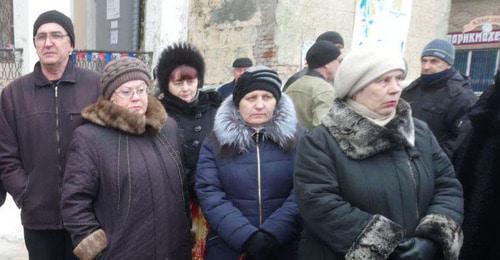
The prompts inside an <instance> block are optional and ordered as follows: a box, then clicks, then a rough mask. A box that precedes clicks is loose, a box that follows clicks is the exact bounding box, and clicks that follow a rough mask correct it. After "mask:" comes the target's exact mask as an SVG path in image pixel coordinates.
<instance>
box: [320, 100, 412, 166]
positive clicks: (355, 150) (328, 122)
mask: <svg viewBox="0 0 500 260" xmlns="http://www.w3.org/2000/svg"><path fill="white" fill-rule="evenodd" d="M321 123H322V124H323V125H324V126H325V127H326V128H327V129H328V131H329V132H330V134H331V135H332V136H333V137H334V138H335V139H336V140H337V142H338V144H339V146H340V148H341V149H342V151H344V153H345V154H346V155H347V156H348V157H350V158H352V159H365V158H368V157H370V156H373V155H375V154H377V153H379V152H382V151H385V150H388V149H390V148H393V147H397V146H414V142H415V126H414V122H413V118H412V115H411V108H410V105H409V104H408V103H407V102H406V101H404V100H403V99H400V100H399V104H398V107H397V109H396V116H395V117H394V118H393V119H392V120H391V121H390V122H389V123H388V124H387V125H386V126H385V127H383V126H379V125H376V124H374V123H373V122H371V121H370V120H368V119H366V118H365V117H363V116H361V115H359V114H357V113H356V112H354V111H353V110H352V109H350V108H349V107H348V106H347V103H346V102H345V101H343V100H341V99H336V100H335V101H334V102H333V106H332V108H331V109H330V112H328V114H327V115H326V116H325V117H324V118H323V119H322V121H321Z"/></svg>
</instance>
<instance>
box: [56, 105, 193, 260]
mask: <svg viewBox="0 0 500 260" xmlns="http://www.w3.org/2000/svg"><path fill="white" fill-rule="evenodd" d="M82 114H83V116H84V117H85V118H86V119H88V120H90V122H92V123H89V124H85V125H83V126H80V127H79V128H77V129H76V130H75V133H74V137H73V140H72V142H71V144H70V147H69V150H68V162H67V164H66V172H65V176H64V184H63V192H62V203H61V206H62V214H63V217H64V226H65V228H66V229H67V230H68V231H69V233H70V234H71V237H72V239H73V242H74V244H75V246H77V245H78V244H79V243H80V242H81V241H82V239H84V238H86V237H87V236H89V235H90V234H92V232H94V231H96V230H98V229H103V230H104V233H105V234H106V237H107V240H108V246H107V248H106V249H104V251H102V254H101V258H100V259H158V260H160V259H161V260H163V259H180V260H182V259H191V241H190V238H191V235H190V231H189V227H190V220H189V217H188V210H187V203H186V202H185V200H184V196H183V193H184V190H183V178H184V176H183V175H182V174H183V173H182V165H181V159H180V145H179V143H178V140H177V137H176V125H175V122H174V121H173V120H172V119H170V118H167V115H166V114H165V110H164V109H163V106H162V105H161V103H160V102H159V101H157V100H156V98H153V97H150V98H149V104H148V110H147V112H146V117H145V118H144V117H141V116H139V115H137V114H133V113H131V112H128V111H127V110H126V109H124V108H121V107H119V106H117V105H115V104H112V103H111V102H109V101H107V100H99V101H98V102H97V103H96V104H94V105H92V106H89V107H87V108H86V109H85V110H84V111H83V112H82Z"/></svg>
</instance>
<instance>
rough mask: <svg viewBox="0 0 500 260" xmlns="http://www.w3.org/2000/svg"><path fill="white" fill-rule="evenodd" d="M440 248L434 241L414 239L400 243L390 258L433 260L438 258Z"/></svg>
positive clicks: (395, 259)
mask: <svg viewBox="0 0 500 260" xmlns="http://www.w3.org/2000/svg"><path fill="white" fill-rule="evenodd" d="M437 253H438V246H437V245H436V243H434V242H433V241H432V240H429V239H425V238H420V237H412V238H409V239H406V240H404V241H402V242H400V243H399V245H398V247H396V249H395V250H394V252H392V254H391V255H390V256H389V259H390V260H432V259H434V258H435V257H436V256H437Z"/></svg>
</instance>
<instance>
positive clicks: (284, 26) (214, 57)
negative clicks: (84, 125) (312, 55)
mask: <svg viewBox="0 0 500 260" xmlns="http://www.w3.org/2000/svg"><path fill="white" fill-rule="evenodd" d="M450 7H451V0H437V1H436V0H413V8H412V17H411V22H410V29H409V32H408V39H407V48H406V51H405V57H406V58H407V59H408V63H409V68H410V70H409V77H408V79H414V78H416V77H417V76H418V75H419V74H420V51H421V50H422V48H423V47H424V46H425V44H426V43H427V42H429V41H430V40H432V39H434V38H445V36H446V34H447V32H448V18H449V13H450ZM354 9H355V1H343V0H282V1H278V0H197V1H190V7H189V11H188V12H189V16H188V17H189V18H188V28H189V31H188V41H190V42H192V43H193V44H195V45H196V46H197V47H198V48H199V49H200V50H201V51H202V53H203V54H204V57H205V61H206V63H207V72H206V77H205V78H206V84H207V85H212V86H217V85H220V84H222V83H224V82H228V81H230V80H231V79H232V72H231V71H232V68H231V63H232V61H233V60H234V59H235V58H237V57H245V56H246V57H249V58H251V59H252V60H254V62H255V63H258V64H265V65H268V66H270V67H272V68H273V69H275V70H277V71H278V73H279V74H280V76H281V78H282V79H283V80H286V79H287V78H288V77H289V76H290V75H292V74H293V73H294V72H296V71H297V70H299V68H300V64H301V59H302V57H301V50H302V46H303V43H304V42H307V41H314V40H315V39H316V37H317V36H318V35H319V34H321V33H323V32H325V31H329V30H333V31H337V32H339V33H340V34H341V35H342V36H343V38H344V41H345V48H344V52H347V51H348V50H349V47H350V45H351V38H352V31H353V27H354Z"/></svg>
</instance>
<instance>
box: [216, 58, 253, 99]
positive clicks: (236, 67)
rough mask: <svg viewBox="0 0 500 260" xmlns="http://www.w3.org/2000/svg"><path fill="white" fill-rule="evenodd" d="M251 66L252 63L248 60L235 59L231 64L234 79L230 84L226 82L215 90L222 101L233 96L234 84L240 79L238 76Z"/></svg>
mask: <svg viewBox="0 0 500 260" xmlns="http://www.w3.org/2000/svg"><path fill="white" fill-rule="evenodd" d="M252 66H253V62H252V60H251V59H249V58H237V59H235V60H234V62H233V76H234V79H233V80H232V81H231V82H228V83H226V84H224V85H222V86H220V87H219V88H218V89H217V92H219V95H220V96H221V97H222V99H225V98H226V97H227V96H229V95H231V94H233V89H234V86H235V85H236V82H237V81H238V79H239V78H240V76H241V75H242V74H243V73H245V71H247V69H248V68H250V67H252Z"/></svg>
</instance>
